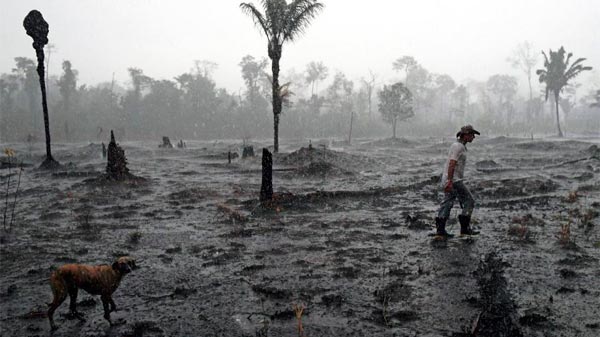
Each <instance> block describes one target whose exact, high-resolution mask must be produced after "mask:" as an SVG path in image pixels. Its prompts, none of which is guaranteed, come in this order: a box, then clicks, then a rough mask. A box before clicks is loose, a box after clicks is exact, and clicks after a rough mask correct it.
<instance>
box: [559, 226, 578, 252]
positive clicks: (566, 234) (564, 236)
mask: <svg viewBox="0 0 600 337" xmlns="http://www.w3.org/2000/svg"><path fill="white" fill-rule="evenodd" d="M572 239H573V238H572V237H571V222H570V221H568V222H566V223H563V224H561V225H560V232H558V243H560V244H561V245H562V246H563V247H569V246H571V245H573V243H574V242H573V241H572Z"/></svg>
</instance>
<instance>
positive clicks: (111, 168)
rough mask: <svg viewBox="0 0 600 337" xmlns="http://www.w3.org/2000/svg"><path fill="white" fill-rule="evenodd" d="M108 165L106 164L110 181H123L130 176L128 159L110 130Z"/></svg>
mask: <svg viewBox="0 0 600 337" xmlns="http://www.w3.org/2000/svg"><path fill="white" fill-rule="evenodd" d="M107 152H108V163H107V164H106V173H107V175H108V178H109V179H114V180H123V179H125V178H127V177H128V176H129V169H128V168H127V158H125V151H123V149H122V148H121V147H120V146H119V144H117V142H116V141H115V135H114V133H113V131H112V130H110V143H108V151H107Z"/></svg>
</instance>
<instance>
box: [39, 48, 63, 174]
mask: <svg viewBox="0 0 600 337" xmlns="http://www.w3.org/2000/svg"><path fill="white" fill-rule="evenodd" d="M36 54H37V60H38V66H37V73H38V77H39V78H40V88H41V89H42V109H43V110H44V129H45V131H46V159H45V160H44V162H43V163H42V167H46V168H52V167H54V166H56V164H58V163H56V161H55V160H54V158H52V151H51V149H50V120H49V118H48V103H47V102H46V79H45V75H46V74H45V71H44V50H43V49H41V48H39V49H36Z"/></svg>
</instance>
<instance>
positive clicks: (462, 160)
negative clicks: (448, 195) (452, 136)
mask: <svg viewBox="0 0 600 337" xmlns="http://www.w3.org/2000/svg"><path fill="white" fill-rule="evenodd" d="M450 160H456V167H455V169H454V176H453V177H452V181H454V182H456V181H461V180H463V179H464V174H465V164H466V162H467V147H466V146H465V145H464V144H463V143H461V142H460V141H456V142H455V143H453V144H452V145H451V146H450V150H449V151H448V160H446V165H445V166H444V172H443V173H442V181H441V183H442V186H446V183H447V182H448V165H449V164H450Z"/></svg>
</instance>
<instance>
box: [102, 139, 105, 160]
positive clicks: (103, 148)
mask: <svg viewBox="0 0 600 337" xmlns="http://www.w3.org/2000/svg"><path fill="white" fill-rule="evenodd" d="M102 158H106V145H104V142H102Z"/></svg>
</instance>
